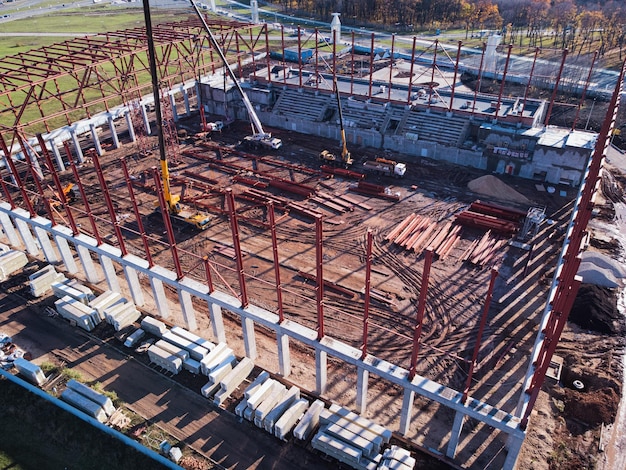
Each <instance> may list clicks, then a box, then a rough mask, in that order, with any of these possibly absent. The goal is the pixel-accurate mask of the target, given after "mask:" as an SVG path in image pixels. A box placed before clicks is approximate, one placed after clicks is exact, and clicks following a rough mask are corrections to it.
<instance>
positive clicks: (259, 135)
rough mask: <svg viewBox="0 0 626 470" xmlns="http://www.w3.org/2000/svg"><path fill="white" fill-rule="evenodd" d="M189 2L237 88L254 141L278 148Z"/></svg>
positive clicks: (278, 144) (279, 143)
mask: <svg viewBox="0 0 626 470" xmlns="http://www.w3.org/2000/svg"><path fill="white" fill-rule="evenodd" d="M189 1H190V3H191V6H192V7H193V9H194V10H195V11H196V14H197V15H198V18H199V19H200V22H201V23H202V26H203V27H204V30H205V31H206V33H207V34H208V35H209V39H210V41H211V44H212V45H213V48H214V49H215V51H216V52H217V54H218V55H219V56H220V59H221V60H222V63H223V64H224V68H226V71H227V72H228V75H229V76H230V79H231V80H232V81H233V83H234V84H235V86H236V87H237V91H239V94H240V95H241V99H242V100H243V104H244V106H245V107H246V111H248V116H249V117H250V121H251V123H252V132H253V134H254V136H253V137H254V140H257V141H264V140H265V141H267V142H268V145H267V146H271V147H272V148H279V147H280V146H281V145H282V142H280V139H276V138H274V139H272V134H270V133H267V132H265V130H263V125H262V124H261V120H260V119H259V116H257V114H256V111H255V110H254V106H252V103H251V102H250V99H249V98H248V95H246V93H245V92H244V91H243V88H241V85H240V84H239V80H238V79H237V76H236V75H235V72H233V69H232V68H231V67H230V64H229V63H228V61H227V60H226V56H225V55H224V52H223V51H222V48H221V47H220V45H219V44H218V42H217V39H216V38H215V36H214V35H213V32H212V31H211V28H209V25H208V24H207V22H206V21H205V19H204V17H203V16H202V13H201V12H200V10H199V8H198V5H196V3H195V2H194V0H189ZM270 142H272V144H269V143H270Z"/></svg>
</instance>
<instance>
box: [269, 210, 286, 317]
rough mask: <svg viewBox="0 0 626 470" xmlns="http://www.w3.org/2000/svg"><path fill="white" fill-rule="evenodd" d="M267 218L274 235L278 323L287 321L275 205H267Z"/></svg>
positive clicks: (273, 248)
mask: <svg viewBox="0 0 626 470" xmlns="http://www.w3.org/2000/svg"><path fill="white" fill-rule="evenodd" d="M267 216H268V219H269V223H270V233H271V235H272V253H273V255H274V276H275V279H276V298H277V301H278V323H279V324H280V323H282V322H283V321H284V319H285V317H284V312H283V287H282V284H281V282H280V260H279V258H278V240H277V239H276V216H275V214H274V203H273V202H272V201H269V202H268V203H267Z"/></svg>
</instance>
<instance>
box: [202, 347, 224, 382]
mask: <svg viewBox="0 0 626 470" xmlns="http://www.w3.org/2000/svg"><path fill="white" fill-rule="evenodd" d="M224 351H229V352H231V353H232V349H230V348H229V347H228V346H227V345H226V343H218V344H217V345H216V346H215V347H214V348H213V350H212V351H211V352H210V353H208V354H207V355H206V356H204V357H203V358H202V359H200V365H201V367H202V369H201V370H202V373H203V374H204V375H208V374H209V373H210V372H211V367H214V366H215V364H216V361H218V360H219V357H221V355H222V354H223V352H224Z"/></svg>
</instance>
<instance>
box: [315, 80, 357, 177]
mask: <svg viewBox="0 0 626 470" xmlns="http://www.w3.org/2000/svg"><path fill="white" fill-rule="evenodd" d="M333 85H334V89H335V97H336V98H337V109H338V110H339V126H340V127H341V154H340V155H336V154H334V153H333V152H331V151H329V150H322V151H321V152H320V160H322V161H323V162H324V163H326V164H329V165H334V166H344V167H346V168H348V167H349V166H350V165H352V163H353V160H352V156H351V155H350V152H349V151H348V145H347V143H346V130H345V128H344V127H343V112H342V110H341V99H340V98H339V88H338V87H337V79H335V80H334V81H333Z"/></svg>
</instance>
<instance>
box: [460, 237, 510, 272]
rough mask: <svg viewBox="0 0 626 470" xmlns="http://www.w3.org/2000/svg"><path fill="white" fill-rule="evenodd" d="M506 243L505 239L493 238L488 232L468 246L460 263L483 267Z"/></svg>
mask: <svg viewBox="0 0 626 470" xmlns="http://www.w3.org/2000/svg"><path fill="white" fill-rule="evenodd" d="M506 243H507V240H506V239H501V238H498V237H494V236H492V234H491V231H490V230H488V231H487V232H485V234H484V235H483V236H482V237H481V238H480V240H478V239H477V240H474V241H473V242H472V243H471V244H470V246H469V247H468V248H467V249H466V250H465V252H464V253H463V256H462V257H461V261H467V262H468V263H471V264H473V265H475V266H480V267H483V266H485V265H486V264H488V263H490V262H491V261H492V260H493V259H494V257H495V256H497V254H498V252H499V251H500V249H501V248H502V247H503V246H504V245H506Z"/></svg>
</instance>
